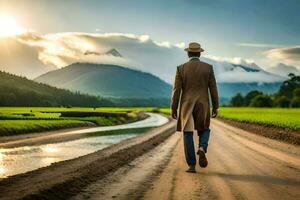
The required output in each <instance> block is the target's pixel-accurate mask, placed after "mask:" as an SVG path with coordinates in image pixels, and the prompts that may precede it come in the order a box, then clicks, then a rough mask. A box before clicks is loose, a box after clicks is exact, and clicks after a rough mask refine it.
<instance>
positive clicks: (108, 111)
mask: <svg viewBox="0 0 300 200" xmlns="http://www.w3.org/2000/svg"><path fill="white" fill-rule="evenodd" d="M137 110H138V109H137V108H117V107H115V108H96V109H94V108H60V107H59V108H58V107H56V108H55V107H0V136H6V135H16V134H22V133H32V132H40V131H47V130H55V129H61V128H68V127H78V126H87V125H91V124H94V125H100V126H109V125H116V124H121V123H125V122H127V121H128V120H132V119H134V118H136V117H137V116H136V114H135V112H134V111H137ZM146 110H147V108H146ZM148 110H150V108H149V109H148Z"/></svg>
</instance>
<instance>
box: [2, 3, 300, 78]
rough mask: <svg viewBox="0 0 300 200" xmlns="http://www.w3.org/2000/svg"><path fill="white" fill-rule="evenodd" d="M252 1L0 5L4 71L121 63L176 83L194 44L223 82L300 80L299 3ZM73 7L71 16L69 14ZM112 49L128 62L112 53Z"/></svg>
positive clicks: (32, 72)
mask: <svg viewBox="0 0 300 200" xmlns="http://www.w3.org/2000/svg"><path fill="white" fill-rule="evenodd" d="M251 2H252V3H251ZM251 2H250V1H243V2H241V1H235V0H230V1H225V0H216V1H213V2H209V3H208V2H204V1H183V0H176V1H172V3H170V2H168V3H167V2H159V1H152V2H151V3H149V2H147V1H142V2H139V3H137V2H135V1H130V2H124V1H110V2H106V1H89V2H88V3H83V2H82V1H72V2H68V1H64V2H61V1H38V2H37V1H32V0H23V1H14V0H12V1H2V0H1V1H0V7H1V8H0V25H1V26H2V28H0V46H1V47H2V49H5V50H4V51H2V52H1V53H0V58H1V59H0V67H1V70H4V71H8V72H11V73H14V74H17V75H24V76H26V77H28V78H30V79H32V78H36V77H38V76H40V75H42V74H44V73H45V72H48V71H51V70H54V69H59V68H62V67H65V66H68V65H70V64H72V63H76V62H81V63H85V62H86V63H99V64H116V65H120V66H125V67H129V68H133V69H138V70H140V71H144V72H149V73H152V74H154V75H155V76H158V77H159V78H161V79H162V80H164V81H166V82H168V83H172V81H173V78H174V77H173V76H174V72H175V69H176V66H178V65H179V64H182V63H184V62H186V61H187V56H186V54H185V52H184V51H183V48H185V47H186V46H187V45H188V43H189V42H192V41H196V42H199V43H200V44H201V45H202V47H203V48H204V49H205V52H204V53H203V55H202V58H201V59H202V60H203V61H205V62H208V63H210V64H212V65H214V68H215V71H216V74H217V81H218V82H248V83H249V82H258V83H270V82H280V81H283V80H285V79H286V78H287V75H288V73H294V74H296V75H299V74H300V43H298V42H299V41H298V40H297V37H296V36H297V35H300V28H299V27H300V26H298V25H299V22H298V21H297V18H299V17H300V14H299V12H298V11H297V10H298V9H299V8H300V5H299V4H297V1H294V0H289V1H284V2H281V3H280V4H278V3H274V1H264V3H258V2H259V1H257V3H255V2H254V3H253V1H251ZM29 9H30V10H31V12H30V13H28V12H27V11H28V10H29ZM67 9H70V10H73V12H71V13H68V15H65V11H66V10H67ZM111 10H113V11H114V14H113V15H111ZM237 11H240V12H237ZM278 11H281V12H280V15H278ZM240 13H242V15H240ZM187 14H189V15H190V16H189V17H187V16H186V15H187ZM198 17H199V19H200V20H199V22H197V23H195V22H193V18H198ZM189 19H191V20H189ZM201 19H204V20H203V21H202V20H201ZM287 22H288V23H287ZM195 24H196V25H195ZM254 25H255V26H254ZM5 26H6V27H5ZM4 27H5V28H4ZM149 27H151V28H149ZM178 27H181V28H178ZM186 30H188V31H186ZM110 49H116V50H117V51H118V52H120V54H121V55H122V56H123V57H119V56H112V55H106V54H105V52H107V51H109V50H110ZM87 52H90V53H87ZM15 56H16V57H18V59H15ZM232 64H234V65H242V66H244V67H246V68H249V69H250V68H251V69H259V70H260V71H259V72H257V73H254V72H253V71H251V70H250V71H247V70H245V68H240V67H238V66H235V67H232V66H233V65H232ZM28 66H30V67H28ZM270 73H271V74H270Z"/></svg>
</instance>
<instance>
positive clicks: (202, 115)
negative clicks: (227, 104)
mask: <svg viewBox="0 0 300 200" xmlns="http://www.w3.org/2000/svg"><path fill="white" fill-rule="evenodd" d="M209 93H210V96H211V100H212V106H213V108H215V109H217V108H218V106H219V103H218V90H217V84H216V79H215V75H214V71H213V67H212V66H211V65H209V64H207V63H204V62H201V61H200V60H199V59H197V58H193V59H191V60H190V61H189V62H187V63H184V64H182V65H180V66H178V67H177V71H176V77H175V81H174V85H173V91H172V98H171V109H172V110H177V108H178V105H179V114H178V122H177V131H183V130H185V127H186V126H187V122H188V120H189V118H190V117H191V116H192V117H193V121H194V129H196V130H197V131H204V130H205V129H207V128H209V125H210V106H209ZM179 101H180V103H179Z"/></svg>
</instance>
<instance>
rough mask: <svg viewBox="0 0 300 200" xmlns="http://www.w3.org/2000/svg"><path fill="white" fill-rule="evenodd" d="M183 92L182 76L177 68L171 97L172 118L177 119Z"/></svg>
mask: <svg viewBox="0 0 300 200" xmlns="http://www.w3.org/2000/svg"><path fill="white" fill-rule="evenodd" d="M181 90H182V77H181V75H180V71H179V68H178V67H177V70H176V76H175V81H174V84H173V90H172V97H171V110H172V117H173V118H174V119H176V118H177V108H178V104H179V99H180V94H181Z"/></svg>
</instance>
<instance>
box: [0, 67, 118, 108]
mask: <svg viewBox="0 0 300 200" xmlns="http://www.w3.org/2000/svg"><path fill="white" fill-rule="evenodd" d="M112 105H114V104H113V103H112V102H111V101H109V100H106V99H102V98H100V97H95V96H90V95H85V94H80V93H73V92H70V91H68V90H65V89H58V88H55V87H52V86H49V85H46V84H42V83H37V82H35V81H32V80H28V79H27V78H24V77H20V76H16V75H12V74H9V73H6V72H1V71H0V106H81V107H96V106H112Z"/></svg>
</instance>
